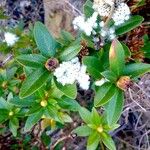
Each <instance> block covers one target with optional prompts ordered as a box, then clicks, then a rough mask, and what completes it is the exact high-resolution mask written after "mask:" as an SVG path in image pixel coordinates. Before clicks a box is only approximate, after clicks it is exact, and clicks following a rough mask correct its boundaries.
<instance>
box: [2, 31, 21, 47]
mask: <svg viewBox="0 0 150 150" xmlns="http://www.w3.org/2000/svg"><path fill="white" fill-rule="evenodd" d="M18 39H19V38H18V37H17V36H16V35H15V34H13V33H10V32H6V33H5V34H4V42H6V43H7V45H8V46H13V45H14V44H15V43H16V42H17V41H18Z"/></svg>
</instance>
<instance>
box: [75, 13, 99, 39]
mask: <svg viewBox="0 0 150 150" xmlns="http://www.w3.org/2000/svg"><path fill="white" fill-rule="evenodd" d="M97 15H98V14H97V12H94V13H93V15H92V16H91V17H90V18H88V19H87V20H85V18H84V16H78V17H76V18H75V19H74V20H73V25H74V29H80V30H81V31H83V32H85V34H86V35H87V36H90V35H91V33H92V31H93V29H94V28H96V27H97V23H96V21H97Z"/></svg>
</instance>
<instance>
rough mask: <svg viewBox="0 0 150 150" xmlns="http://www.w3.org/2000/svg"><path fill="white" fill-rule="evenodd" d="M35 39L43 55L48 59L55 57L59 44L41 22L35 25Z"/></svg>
mask: <svg viewBox="0 0 150 150" xmlns="http://www.w3.org/2000/svg"><path fill="white" fill-rule="evenodd" d="M34 38H35V41H36V44H37V46H38V48H39V50H40V52H41V53H42V54H43V55H45V56H47V57H53V56H55V53H56V46H57V43H56V41H55V40H54V38H53V37H52V35H51V34H50V33H49V31H48V29H47V28H46V27H45V25H44V24H42V23H41V22H36V23H35V26H34Z"/></svg>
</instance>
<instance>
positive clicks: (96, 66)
mask: <svg viewBox="0 0 150 150" xmlns="http://www.w3.org/2000/svg"><path fill="white" fill-rule="evenodd" d="M83 63H84V65H86V67H87V71H88V73H89V74H90V75H91V76H92V77H93V78H94V79H99V78H100V77H101V74H100V73H101V71H102V70H103V68H102V65H101V63H100V60H99V59H98V58H96V57H94V56H86V57H83Z"/></svg>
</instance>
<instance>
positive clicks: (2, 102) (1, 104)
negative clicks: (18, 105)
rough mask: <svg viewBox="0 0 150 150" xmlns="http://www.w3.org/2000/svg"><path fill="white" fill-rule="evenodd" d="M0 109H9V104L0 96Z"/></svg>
mask: <svg viewBox="0 0 150 150" xmlns="http://www.w3.org/2000/svg"><path fill="white" fill-rule="evenodd" d="M0 109H8V110H9V105H8V103H7V101H6V100H5V99H4V98H3V97H0Z"/></svg>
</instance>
